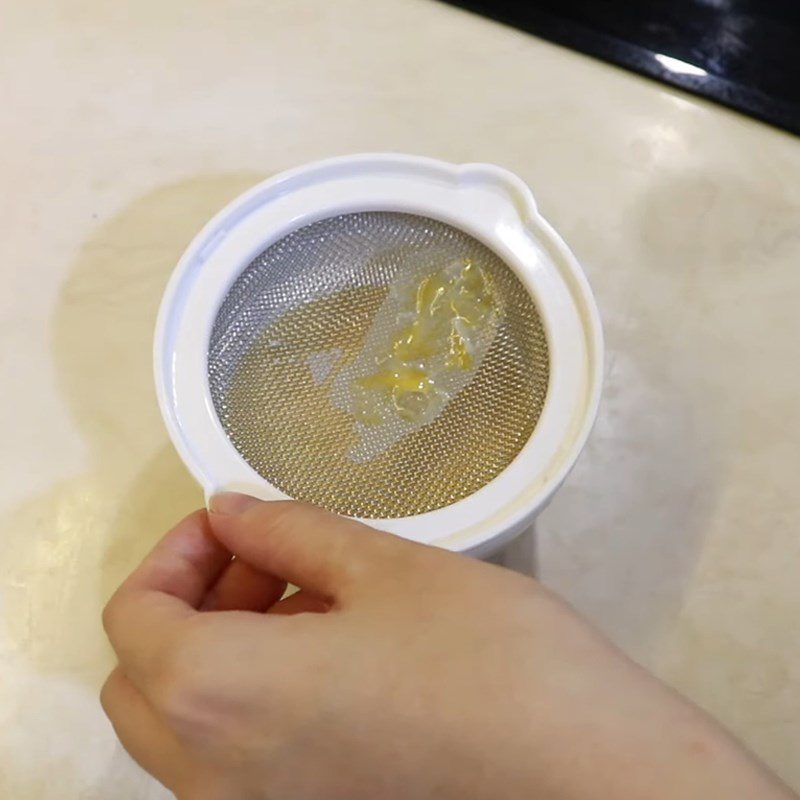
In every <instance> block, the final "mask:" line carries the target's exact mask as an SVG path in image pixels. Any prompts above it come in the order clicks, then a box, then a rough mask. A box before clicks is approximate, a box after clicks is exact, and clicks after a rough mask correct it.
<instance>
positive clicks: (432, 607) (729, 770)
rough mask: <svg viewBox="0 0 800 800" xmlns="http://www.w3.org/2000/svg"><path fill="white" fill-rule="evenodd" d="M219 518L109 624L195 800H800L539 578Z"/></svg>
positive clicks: (127, 697)
mask: <svg viewBox="0 0 800 800" xmlns="http://www.w3.org/2000/svg"><path fill="white" fill-rule="evenodd" d="M214 508H215V511H214V512H212V513H208V514H207V513H206V512H205V511H200V512H197V513H195V514H193V515H192V516H190V517H188V518H187V519H185V520H184V521H183V522H181V523H180V524H179V525H178V526H177V527H176V528H175V529H174V530H173V531H172V532H170V533H169V534H168V535H167V536H166V537H165V538H164V540H163V541H162V542H161V543H160V544H159V545H158V546H157V547H156V548H155V550H154V551H153V553H152V554H151V555H150V556H149V557H148V558H147V559H146V560H145V561H144V563H143V564H142V565H141V566H140V567H139V569H137V570H136V572H134V573H133V575H131V577H130V578H128V580H127V581H126V582H125V583H124V584H123V585H122V586H121V587H120V589H119V590H118V591H117V592H116V594H115V595H114V597H113V598H112V599H111V601H110V602H109V604H108V606H107V608H106V610H105V614H104V624H105V626H106V630H107V632H108V635H109V637H110V639H111V642H112V644H113V646H114V649H115V650H116V652H117V655H118V657H119V667H118V668H117V669H116V670H115V671H114V672H113V673H112V674H111V676H110V677H109V679H108V681H107V683H106V685H105V686H104V688H103V692H102V702H103V706H104V708H105V709H106V712H107V714H108V715H109V717H110V719H111V721H112V722H113V724H114V727H115V729H116V731H117V733H118V735H119V737H120V739H121V741H122V743H123V745H124V746H125V747H126V749H127V750H128V751H129V752H130V754H131V755H132V756H133V758H135V759H136V760H137V761H138V762H139V763H140V764H141V765H142V767H144V769H146V770H148V771H149V772H150V773H151V774H153V775H154V776H155V777H156V778H157V779H158V780H160V781H161V782H162V783H163V784H164V785H165V786H167V787H168V788H170V789H171V790H172V791H173V792H175V794H176V795H177V796H178V797H179V798H180V800H317V799H318V800H340V799H341V800H345V799H346V800H361V799H362V798H363V799H364V800H395V799H396V800H400V798H403V800H408V799H410V800H425V799H426V798H441V799H442V800H448V799H449V798H470V799H471V800H482V799H483V798H486V799H487V800H488V799H489V798H491V800H497V798H517V797H519V798H537V800H549V799H550V798H553V800H555V799H556V798H558V800H595V798H597V800H600V798H602V799H603V800H607V798H615V800H627V798H631V799H632V798H637V799H638V798H681V799H682V798H704V800H705V799H706V798H709V797H725V798H745V797H747V798H752V797H756V796H758V797H760V798H764V800H767V798H788V797H791V795H790V793H789V792H788V790H785V789H783V788H781V787H780V786H779V785H778V783H777V782H776V781H774V780H773V779H771V778H770V777H769V776H768V775H767V774H766V772H765V771H764V770H763V769H762V768H761V767H760V766H758V765H757V764H756V763H755V762H754V761H753V760H751V759H750V758H749V757H748V756H747V755H746V754H745V753H744V752H743V751H742V750H741V749H740V748H739V746H738V745H736V744H735V743H734V742H733V741H732V740H731V739H730V738H729V737H728V736H727V735H726V734H724V733H723V732H722V731H721V730H720V729H719V728H718V727H717V726H716V725H715V724H714V723H713V722H711V721H710V720H709V719H708V718H707V717H705V716H704V715H703V714H702V713H701V712H699V711H698V710H697V709H695V708H694V707H693V706H691V705H690V704H688V703H686V702H685V701H683V700H682V699H680V698H678V697H677V696H676V695H674V694H673V693H671V692H670V691H669V690H667V689H666V688H664V687H663V686H662V685H661V684H659V683H658V682H657V681H656V680H655V679H653V678H651V677H650V676H649V675H647V673H645V672H644V671H643V670H641V669H640V668H639V667H637V666H636V665H634V664H633V663H632V662H630V661H628V660H627V659H626V658H625V657H624V656H623V655H621V654H620V653H619V652H618V651H617V650H616V649H615V648H614V647H613V646H611V645H610V644H609V643H607V642H606V641H605V640H604V639H603V638H602V637H600V636H599V635H598V634H596V633H595V632H594V631H593V630H592V629H591V628H590V627H589V626H588V625H587V624H586V623H584V622H583V621H582V620H581V619H580V618H579V617H578V616H577V615H576V614H575V613H574V612H573V611H572V610H571V609H570V608H569V607H568V606H566V605H565V604H564V603H562V602H561V601H560V600H558V599H557V598H556V597H554V596H553V595H552V594H550V593H549V592H547V591H546V590H545V589H544V588H542V587H541V586H540V585H539V584H538V583H537V582H535V581H533V580H531V579H528V578H525V577H523V576H521V575H518V574H516V573H513V572H509V571H506V570H503V569H501V568H499V567H494V566H491V565H488V564H484V563H481V562H478V561H473V560H470V559H468V558H465V557H461V556H457V555H454V554H451V553H448V552H445V551H442V550H437V549H434V548H430V547H425V546H422V545H416V544H412V543H410V542H406V541H403V540H401V539H397V538H395V537H393V536H390V535H388V534H383V533H377V532H375V531H373V530H371V529H369V528H368V527H366V526H364V525H360V524H358V523H355V522H352V521H349V520H345V519H342V518H339V517H336V516H333V515H331V514H328V513H326V512H324V511H321V510H318V509H315V508H312V507H309V506H304V505H300V504H295V503H259V502H256V501H253V500H252V499H250V498H246V497H244V496H242V495H221V496H219V497H217V498H215V502H214ZM231 554H234V555H235V556H236V558H235V560H233V561H231ZM286 581H290V582H292V583H294V584H295V585H297V586H299V587H300V591H299V592H298V593H297V594H295V595H292V596H290V597H288V598H287V599H283V600H281V599H280V598H281V596H282V594H283V592H284V589H285V586H286V583H285V582H286Z"/></svg>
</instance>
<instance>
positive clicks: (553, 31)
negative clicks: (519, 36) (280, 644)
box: [439, 0, 800, 135]
mask: <svg viewBox="0 0 800 800" xmlns="http://www.w3.org/2000/svg"><path fill="white" fill-rule="evenodd" d="M439 2H444V3H447V4H448V5H451V6H455V7H457V8H461V9H464V10H467V11H470V12H472V13H475V14H479V15H481V16H483V17H489V18H490V19H493V20H495V21H496V22H501V23H503V24H505V25H509V26H511V27H514V28H518V29H521V30H524V31H526V32H528V33H532V34H534V35H535V36H539V37H541V38H542V39H546V40H547V41H550V42H553V43H555V44H559V45H564V46H565V47H568V48H570V49H572V50H576V51H578V52H581V53H585V54H586V55H590V56H594V57H595V58H598V59H600V60H601V61H605V62H607V63H609V64H614V65H617V66H621V67H624V68H625V69H628V70H631V71H633V72H637V73H639V74H641V75H645V76H647V77H650V78H655V79H656V80H658V81H660V82H662V83H666V84H667V85H669V86H675V87H677V88H679V89H683V90H685V91H687V92H690V93H691V94H693V95H696V96H698V97H701V98H704V99H707V100H712V101H714V102H716V103H719V104H720V105H723V106H725V107H726V108H730V109H733V110H734V111H739V112H741V113H743V114H747V115H748V116H751V117H753V118H755V119H758V120H761V121H762V122H766V123H767V124H769V125H773V126H775V127H777V128H781V129H782V130H785V131H788V132H790V133H794V134H796V135H800V108H797V107H795V106H793V105H791V104H789V103H786V102H783V101H781V100H776V99H774V98H771V97H768V96H767V95H765V94H763V93H762V92H759V91H755V90H753V89H748V88H747V87H743V86H740V85H737V84H735V83H732V82H731V81H728V80H725V79H724V78H720V77H717V76H715V75H711V74H706V75H702V76H701V75H689V74H681V73H677V72H673V71H672V70H669V69H667V68H666V67H664V65H663V64H661V63H660V62H659V61H658V60H657V59H656V55H666V56H669V53H663V54H657V53H654V52H652V51H651V50H648V49H646V48H644V47H639V46H638V45H635V44H631V43H630V42H627V41H622V40H620V39H616V38H614V37H611V36H608V35H607V34H604V33H602V32H600V31H594V30H591V29H589V28H587V27H585V26H583V25H580V24H579V23H577V22H573V21H572V20H566V19H562V18H560V17H557V16H555V15H553V14H550V13H548V12H546V11H541V10H539V9H537V8H533V7H531V6H528V7H527V9H526V11H525V19H524V20H523V19H520V18H519V17H517V16H516V15H513V14H503V13H502V12H500V13H495V12H492V11H491V10H490V9H488V8H486V4H484V3H476V2H469V0H466V2H462V1H460V0H439Z"/></svg>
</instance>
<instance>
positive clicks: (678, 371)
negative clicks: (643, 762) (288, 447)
mask: <svg viewBox="0 0 800 800" xmlns="http://www.w3.org/2000/svg"><path fill="white" fill-rule="evenodd" d="M3 17H4V20H3V25H2V26H1V27H0V65H2V68H0V95H2V97H3V100H4V113H3V135H2V140H0V141H2V150H1V151H0V180H2V184H3V186H4V187H5V188H4V191H3V192H2V193H0V206H1V208H2V214H1V215H0V220H2V222H0V224H1V225H2V237H0V263H2V267H0V269H2V276H3V284H4V291H3V292H2V294H1V295H0V337H1V338H0V385H2V387H3V391H2V392H0V418H2V420H3V446H2V458H1V459H0V509H2V524H1V528H0V536H2V548H3V558H2V561H0V797H3V798H6V797H7V798H15V800H62V798H81V799H82V800H95V799H96V800H101V799H102V800H105V799H106V798H109V797H114V798H115V800H134V799H136V800H139V798H147V799H148V800H149V799H150V798H161V797H164V796H165V795H164V792H163V790H161V789H159V788H158V787H157V786H156V785H154V784H153V783H152V782H151V781H150V780H149V779H148V778H147V777H146V776H144V775H143V774H141V773H140V772H139V771H138V769H137V768H136V767H135V766H134V765H132V764H131V763H130V762H129V761H128V759H127V757H126V756H125V754H124V753H123V752H122V751H121V750H120V748H119V746H118V745H117V744H116V742H115V740H114V737H113V735H112V732H111V729H110V727H109V726H108V724H107V723H106V721H105V720H104V718H103V716H102V713H101V711H100V708H99V705H98V702H97V699H96V696H97V690H98V686H99V684H100V682H101V680H102V678H103V676H104V674H105V673H106V671H107V670H108V669H109V666H110V664H111V654H110V652H109V648H108V646H107V644H106V642H105V639H104V637H103V634H102V631H101V628H100V622H99V617H100V609H101V607H102V605H103V603H104V601H105V599H106V598H107V596H108V595H109V593H110V592H111V591H112V589H113V588H114V587H115V586H116V584H117V583H118V582H119V580H120V579H121V578H122V577H123V576H124V575H125V574H126V573H127V572H128V571H129V570H130V569H131V568H132V567H133V565H134V564H135V563H137V561H138V560H139V558H140V557H141V556H142V555H143V553H144V552H145V551H146V550H147V549H148V548H149V546H150V545H151V544H152V543H153V542H154V541H155V540H156V538H157V537H158V536H159V535H160V534H161V532H162V531H163V530H164V529H165V528H166V527H167V526H168V525H169V524H170V523H171V522H173V521H174V520H175V519H176V518H177V517H179V516H180V515H182V514H183V513H184V512H186V511H188V510H189V509H191V508H193V507H195V506H197V505H198V504H200V502H201V496H200V492H199V491H198V489H197V487H196V486H194V485H193V483H192V481H191V480H190V478H189V477H188V475H187V474H186V472H185V471H184V469H183V468H182V466H181V464H180V463H179V461H178V459H177V457H176V456H175V454H174V453H173V451H172V449H171V447H170V445H169V443H168V441H167V437H166V434H165V432H164V429H163V427H162V425H161V421H160V418H159V415H158V410H157V408H156V404H155V400H154V395H153V389H152V379H151V368H150V344H151V328H152V325H153V320H154V315H155V311H156V306H157V303H158V300H159V296H160V293H161V291H162V289H163V286H164V283H165V281H166V279H167V276H168V274H169V271H170V269H171V267H172V265H173V263H174V262H175V260H176V258H177V257H178V255H179V254H180V252H181V250H182V248H183V247H184V245H185V244H186V243H187V241H188V239H189V238H190V237H191V236H192V234H193V233H194V232H195V231H196V229H197V228H198V227H199V226H200V225H201V224H202V223H203V222H204V221H205V220H206V219H207V217H208V216H209V215H210V214H211V213H212V212H214V211H215V210H216V209H217V208H218V207H219V206H220V205H221V204H223V203H224V202H226V201H227V200H229V199H230V198H232V197H233V196H235V195H236V194H237V193H239V192H241V191H242V190H243V189H245V188H247V187H249V186H250V185H251V184H253V183H254V182H256V181H257V180H259V179H261V178H263V177H265V176H267V175H269V174H271V173H273V172H276V171H278V170H281V169H284V168H286V167H289V166H293V165H296V164H299V163H302V162H305V161H308V160H311V159H315V158H319V157H323V156H327V155H333V154H339V153H345V152H354V151H362V150H398V151H406V152H413V153H422V154H427V155H431V156H436V157H441V158H444V159H448V160H451V161H473V160H484V161H493V162H497V163H499V164H503V165H505V166H507V167H509V168H511V169H512V170H514V171H516V172H517V173H519V174H520V175H521V176H522V177H524V178H525V179H526V180H527V181H528V182H529V183H530V184H531V186H532V187H533V188H534V191H535V193H536V195H537V197H538V200H539V203H540V206H541V208H542V210H543V211H544V213H545V214H546V215H547V216H548V217H549V218H550V219H551V221H552V222H553V223H554V224H555V225H556V226H557V227H558V228H559V230H560V231H561V232H562V233H563V234H564V236H565V237H566V238H567V240H568V241H569V242H570V243H571V245H572V246H573V248H574V249H575V251H576V252H577V254H578V256H579V257H580V258H581V259H582V261H583V263H584V264H585V267H586V270H587V272H588V274H589V277H590V279H591V281H592V284H593V286H594V288H595V291H596V294H597V297H598V301H599V304H600V307H601V309H602V313H603V316H604V319H605V326H606V335H607V344H608V363H607V376H606V393H605V400H604V403H603V406H602V410H601V414H600V417H599V420H598V424H597V426H596V429H595V431H594V434H593V436H592V438H591V440H590V443H589V445H588V447H587V449H586V451H585V453H584V455H583V457H582V458H581V460H580V462H579V464H578V466H577V468H576V470H575V471H574V473H573V474H572V476H571V477H570V479H569V481H568V483H567V484H566V485H565V486H564V488H563V489H562V491H561V492H560V493H559V494H558V496H557V497H556V499H555V500H554V502H553V503H552V505H551V507H550V508H549V509H548V510H547V511H546V512H545V514H544V515H543V516H542V518H541V520H540V524H539V529H538V537H537V538H536V539H535V540H533V539H530V538H529V539H526V540H522V541H521V542H519V543H518V544H516V545H515V546H513V547H512V548H510V549H509V551H508V552H507V553H506V554H505V559H506V560H507V561H508V563H511V564H513V565H514V566H515V567H517V568H519V569H525V570H529V571H530V570H535V571H536V572H537V573H538V574H539V576H540V577H541V578H542V579H543V580H544V581H545V582H546V583H547V584H548V585H550V586H552V587H554V588H555V589H557V590H558V591H560V592H562V593H563V594H564V595H566V596H567V597H568V598H569V599H570V600H571V601H572V602H573V603H574V604H575V605H576V606H577V607H578V608H579V609H581V610H582V611H584V612H585V613H586V614H587V615H588V616H589V617H591V618H592V619H593V620H594V621H595V622H596V623H597V625H599V626H600V627H601V628H602V629H603V630H604V631H606V632H607V633H608V634H609V635H610V636H611V637H613V638H614V639H615V640H616V641H618V642H619V643H620V644H621V645H622V646H623V647H624V648H625V649H626V650H627V651H628V652H630V653H631V654H633V655H634V656H635V657H636V658H638V659H640V660H641V661H642V662H643V663H645V664H646V665H648V666H649V667H651V668H652V669H654V670H655V671H656V672H657V673H659V674H660V675H662V676H663V677H664V678H665V679H666V680H668V681H669V682H671V683H672V684H674V685H675V686H677V687H678V688H679V689H681V690H682V691H684V692H685V693H686V694H688V695H689V696H690V697H691V698H693V699H694V700H695V701H696V702H698V703H699V704H701V705H702V706H704V707H706V708H707V709H708V710H710V711H711V712H712V713H714V714H716V715H717V716H718V717H720V718H721V719H722V720H723V721H724V722H725V723H726V724H727V725H728V726H729V727H730V728H731V729H732V730H733V731H734V732H735V733H736V734H738V735H739V736H740V737H741V738H742V739H743V740H744V741H745V742H746V743H747V744H748V745H749V746H751V747H752V748H753V749H754V750H755V751H756V752H758V753H759V754H760V755H761V756H762V757H763V758H764V759H765V760H766V761H767V762H768V763H769V764H770V765H772V766H773V767H774V769H776V770H777V771H778V772H779V773H780V774H781V775H782V776H783V777H784V778H785V779H786V780H787V781H789V782H790V783H791V784H792V785H794V786H796V787H798V788H800V625H798V618H800V580H798V572H800V493H799V492H798V490H797V486H796V484H797V475H798V473H800V421H798V415H797V399H798V390H800V370H799V369H798V367H800V363H798V362H800V358H799V354H800V336H798V333H800V330H799V329H800V323H799V322H798V312H797V308H798V302H799V301H800V270H798V268H797V264H798V259H800V141H798V140H797V139H793V138H791V137H789V136H788V135H785V134H781V133H779V132H777V131H775V130H772V129H769V128H767V127H765V126H762V125H760V124H759V123H756V122H753V121H750V120H747V119H745V118H742V117H739V116H736V115H735V114H733V113H729V112H727V111H724V110H721V109H718V108H714V107H711V106H709V105H706V104H704V103H703V102H701V101H697V100H694V99H690V98H689V97H687V96H684V95H681V94H679V93H677V92H675V91H672V90H667V89H664V88H661V87H659V86H657V85H655V84H652V83H649V82H647V81H645V80H643V79H640V78H638V77H635V76H632V75H629V74H626V73H623V72H620V71H617V70H615V69H614V68H612V67H608V66H604V65H601V64H599V63H596V62H594V61H591V60H588V59H586V58H584V57H582V56H579V55H575V54H572V53H568V52H566V51H564V50H561V49H559V48H557V47H554V46H552V45H549V44H545V43H543V42H540V41H537V40H536V39H533V38H531V37H529V36H527V35H525V34H522V33H519V32H516V31H513V30H510V29H506V28H503V27H501V26H498V25H495V24H493V23H490V22H487V21H485V20H482V19H480V18H477V17H472V16H470V15H468V14H465V13H463V12H460V11H457V10H455V9H452V8H450V7H446V6H444V5H440V4H437V3H433V2H428V0H382V2H379V3H374V2H366V0H339V2H337V3H329V2H326V1H325V0H312V1H311V2H308V3H303V4H300V3H296V2H293V0H272V2H269V3H264V2H251V1H249V0H231V2H228V3H226V4H224V5H220V4H219V3H211V2H207V0H199V1H198V2H195V3H191V4H189V3H181V2H177V3H164V2H162V1H161V0H159V2H155V0H142V2H139V3H136V4H132V5H131V4H108V3H101V2H99V1H98V0H52V2H49V3H46V4H45V3H22V2H17V3H7V4H5V6H4V8H3Z"/></svg>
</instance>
